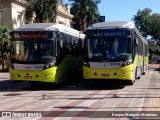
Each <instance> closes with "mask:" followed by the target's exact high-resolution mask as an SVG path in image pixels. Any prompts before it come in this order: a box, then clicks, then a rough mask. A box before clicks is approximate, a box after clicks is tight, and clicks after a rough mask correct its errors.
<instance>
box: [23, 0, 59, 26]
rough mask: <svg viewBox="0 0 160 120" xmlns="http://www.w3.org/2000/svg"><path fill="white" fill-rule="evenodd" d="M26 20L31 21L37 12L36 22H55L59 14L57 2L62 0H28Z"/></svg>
mask: <svg viewBox="0 0 160 120" xmlns="http://www.w3.org/2000/svg"><path fill="white" fill-rule="evenodd" d="M27 2H28V6H27V8H26V13H25V15H26V20H27V22H30V21H31V19H32V18H33V15H34V14H35V16H36V17H35V22H40V23H42V22H47V21H50V22H55V21H56V16H57V3H58V2H62V0H27Z"/></svg>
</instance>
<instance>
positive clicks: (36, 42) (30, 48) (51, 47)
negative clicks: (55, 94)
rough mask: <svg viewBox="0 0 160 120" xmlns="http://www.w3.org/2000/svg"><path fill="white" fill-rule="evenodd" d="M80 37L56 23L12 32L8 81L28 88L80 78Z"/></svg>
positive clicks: (74, 31) (31, 26) (27, 27)
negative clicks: (41, 83)
mask: <svg viewBox="0 0 160 120" xmlns="http://www.w3.org/2000/svg"><path fill="white" fill-rule="evenodd" d="M84 37H85V35H84V34H81V33H80V32H79V31H77V30H75V29H72V28H69V27H66V26H64V25H61V24H56V23H33V24H26V25H23V26H21V27H19V28H17V29H15V30H13V31H12V32H11V48H10V68H9V73H10V79H11V80H12V81H29V83H30V84H31V85H37V84H38V83H39V82H52V83H57V84H59V83H63V82H66V81H67V80H69V79H71V77H74V76H78V75H80V73H82V50H83V46H84V45H83V40H84ZM73 75H74V76H73ZM74 80H76V79H74Z"/></svg>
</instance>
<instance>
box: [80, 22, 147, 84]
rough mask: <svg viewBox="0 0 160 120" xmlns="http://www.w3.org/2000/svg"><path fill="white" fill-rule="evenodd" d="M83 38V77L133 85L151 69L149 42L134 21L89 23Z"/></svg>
mask: <svg viewBox="0 0 160 120" xmlns="http://www.w3.org/2000/svg"><path fill="white" fill-rule="evenodd" d="M84 33H85V34H86V37H85V40H84V56H83V79H84V80H86V81H87V80H88V81H89V80H100V79H103V80H106V81H114V82H118V81H119V82H122V83H125V84H129V85H133V84H134V82H135V79H137V78H140V76H141V75H142V74H145V71H146V70H147V68H148V43H147V41H146V40H145V39H144V38H143V37H142V35H141V34H140V32H139V31H138V29H137V28H136V26H135V24H134V23H133V22H125V21H120V22H118V21H117V22H116V21H115V22H100V23H95V24H93V25H91V26H89V27H88V28H87V29H86V31H85V32H84Z"/></svg>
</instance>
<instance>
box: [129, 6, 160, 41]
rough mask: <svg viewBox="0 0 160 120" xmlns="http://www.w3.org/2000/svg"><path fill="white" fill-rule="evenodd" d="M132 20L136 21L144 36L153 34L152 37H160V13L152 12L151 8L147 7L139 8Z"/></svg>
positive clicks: (157, 38)
mask: <svg viewBox="0 0 160 120" xmlns="http://www.w3.org/2000/svg"><path fill="white" fill-rule="evenodd" d="M132 20H133V21H135V25H136V27H137V28H138V29H139V31H140V32H141V34H142V35H143V36H144V37H147V36H151V37H152V39H155V40H159V39H160V14H158V13H153V14H152V10H151V9H149V8H145V9H143V10H142V11H141V10H138V12H137V14H136V15H134V17H133V19H132ZM157 42H158V41H157Z"/></svg>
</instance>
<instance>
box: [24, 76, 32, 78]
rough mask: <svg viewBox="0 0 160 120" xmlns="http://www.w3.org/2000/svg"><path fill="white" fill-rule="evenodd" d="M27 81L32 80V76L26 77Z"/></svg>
mask: <svg viewBox="0 0 160 120" xmlns="http://www.w3.org/2000/svg"><path fill="white" fill-rule="evenodd" d="M24 78H25V79H32V76H24Z"/></svg>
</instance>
